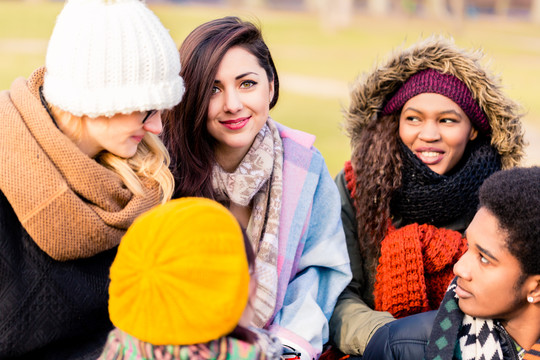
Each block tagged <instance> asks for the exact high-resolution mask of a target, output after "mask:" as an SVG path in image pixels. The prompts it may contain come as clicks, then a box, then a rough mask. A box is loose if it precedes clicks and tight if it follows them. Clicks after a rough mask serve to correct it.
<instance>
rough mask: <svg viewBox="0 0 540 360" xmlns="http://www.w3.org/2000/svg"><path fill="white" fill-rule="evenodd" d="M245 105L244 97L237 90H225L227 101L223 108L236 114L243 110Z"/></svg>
mask: <svg viewBox="0 0 540 360" xmlns="http://www.w3.org/2000/svg"><path fill="white" fill-rule="evenodd" d="M243 107H244V105H243V104H242V99H241V98H240V94H238V92H237V91H234V90H230V91H226V92H225V102H224V104H223V110H224V111H225V112H228V113H232V114H234V113H237V112H238V111H240V110H242V108H243Z"/></svg>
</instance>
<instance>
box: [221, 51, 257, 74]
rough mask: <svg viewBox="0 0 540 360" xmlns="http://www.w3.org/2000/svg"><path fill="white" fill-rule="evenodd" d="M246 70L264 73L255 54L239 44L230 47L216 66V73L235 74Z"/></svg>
mask: <svg viewBox="0 0 540 360" xmlns="http://www.w3.org/2000/svg"><path fill="white" fill-rule="evenodd" d="M246 71H254V72H256V73H257V74H258V75H260V74H261V72H262V73H264V69H263V68H262V67H261V66H260V65H259V61H258V60H257V58H256V57H255V55H253V54H252V53H251V52H249V51H248V50H246V49H244V48H243V47H240V46H233V47H232V48H230V49H229V50H228V51H227V52H226V53H225V55H224V56H223V59H222V60H221V62H220V64H219V67H218V75H220V74H222V75H225V74H226V75H236V74H240V73H245V72H246Z"/></svg>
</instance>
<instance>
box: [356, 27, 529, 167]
mask: <svg viewBox="0 0 540 360" xmlns="http://www.w3.org/2000/svg"><path fill="white" fill-rule="evenodd" d="M482 57H483V54H482V53H481V51H479V50H476V51H466V50H463V49H460V48H458V47H457V46H456V45H455V44H454V43H453V41H451V40H448V39H445V38H442V37H430V38H428V39H426V40H423V41H420V42H417V43H416V44H414V45H412V46H411V47H409V48H406V49H398V50H397V51H394V52H393V53H392V54H391V55H390V56H389V58H388V59H387V60H386V62H383V63H381V64H380V65H379V66H377V67H376V68H375V69H374V70H373V71H372V72H371V73H369V74H365V75H363V76H360V77H359V78H358V79H357V80H356V82H355V83H354V84H353V87H352V90H351V99H350V101H351V103H350V105H349V109H348V110H346V111H345V129H346V131H347V133H348V135H349V137H350V138H351V147H352V152H353V155H352V156H353V158H354V154H355V149H356V148H357V145H358V142H359V138H360V134H361V132H362V130H363V129H364V127H365V126H366V125H367V124H368V123H369V122H370V120H374V121H376V120H377V119H378V117H379V116H380V113H381V111H382V109H383V107H384V105H385V104H386V102H387V101H388V100H389V99H390V97H391V96H392V95H393V94H394V93H395V92H396V91H397V90H398V89H399V88H400V87H401V85H402V84H403V83H404V82H405V81H406V80H407V79H408V78H409V77H411V76H412V75H413V74H415V73H417V72H419V71H421V70H424V69H427V68H432V69H435V70H438V71H440V72H442V73H448V74H452V75H454V76H455V77H457V78H458V79H460V80H461V81H463V82H464V83H465V85H466V86H467V87H468V88H469V89H470V91H471V93H472V96H473V97H474V99H475V100H477V101H478V103H479V104H480V107H481V108H482V110H483V111H484V112H485V114H486V115H487V117H488V119H489V124H490V126H491V145H492V146H493V147H494V148H495V149H496V150H497V151H498V152H499V154H500V155H501V162H502V167H503V169H506V168H510V167H513V166H516V165H519V163H520V161H521V159H522V157H523V155H524V146H525V142H524V138H523V128H522V125H521V116H522V113H521V111H522V110H521V107H520V106H519V105H518V104H517V103H516V102H514V101H513V100H511V99H510V98H509V97H508V96H507V95H505V94H504V93H503V91H502V86H501V84H500V81H499V79H498V78H496V77H495V76H494V75H492V74H491V73H490V72H489V71H488V70H487V69H485V68H484V67H483V66H482V65H481V63H480V62H481V60H482ZM353 162H354V160H353Z"/></svg>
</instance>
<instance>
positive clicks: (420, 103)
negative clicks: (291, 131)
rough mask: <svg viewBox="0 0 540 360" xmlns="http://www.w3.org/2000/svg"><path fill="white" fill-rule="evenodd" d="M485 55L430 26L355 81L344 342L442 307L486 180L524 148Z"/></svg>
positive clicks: (341, 305)
mask: <svg viewBox="0 0 540 360" xmlns="http://www.w3.org/2000/svg"><path fill="white" fill-rule="evenodd" d="M481 59H482V54H481V53H480V52H479V51H473V52H469V51H465V50H463V49H460V48H458V47H456V46H455V44H454V43H453V42H452V41H450V40H447V39H444V38H441V37H431V38H429V39H427V40H423V41H420V42H417V43H416V44H414V45H412V46H411V47H409V48H407V49H404V50H401V51H398V52H395V53H393V54H392V55H391V56H390V58H389V59H388V60H387V61H386V62H385V63H383V64H381V65H380V66H378V67H377V68H376V69H375V70H374V71H372V72H371V73H370V74H368V75H366V76H364V77H361V78H359V80H358V81H357V82H356V83H355V84H354V87H353V89H352V93H351V104H350V107H349V109H348V111H346V129H347V132H348V134H349V136H350V138H351V146H352V156H351V160H350V161H348V162H347V163H346V164H345V168H344V170H343V171H342V172H340V173H339V174H338V176H337V178H336V182H337V184H338V188H339V190H340V193H341V202H342V220H343V224H344V227H345V234H346V237H347V245H348V250H349V256H350V260H351V267H352V272H353V280H352V282H351V284H350V285H349V286H348V288H347V289H346V290H345V291H344V292H343V293H342V294H341V296H340V298H339V300H338V303H337V305H336V308H335V311H334V314H333V316H332V319H331V322H330V336H331V339H332V341H333V344H335V345H336V346H337V347H338V348H339V349H340V350H341V351H342V352H344V353H346V354H353V355H362V354H363V352H364V349H365V347H366V345H367V344H368V342H369V340H370V339H371V337H372V335H373V334H374V333H375V331H376V330H377V329H378V328H380V327H381V326H383V325H384V324H386V323H388V322H391V321H393V320H394V319H396V318H401V317H405V316H408V315H412V314H415V313H419V312H425V311H429V310H435V309H437V308H438V306H439V304H440V302H441V300H442V297H443V295H444V292H445V291H446V288H447V286H448V284H449V283H450V281H451V279H452V277H453V274H452V266H453V264H454V263H455V262H456V261H457V260H458V259H459V257H460V256H461V255H462V254H463V252H464V251H465V250H466V241H465V240H464V239H463V236H462V234H463V232H464V230H465V228H466V227H467V226H468V224H469V223H470V221H471V220H472V217H473V216H474V213H475V212H476V210H477V206H478V200H477V195H478V188H479V187H480V185H481V184H482V182H483V181H484V180H485V179H486V178H487V177H489V176H490V175H491V174H492V173H494V172H496V171H498V170H500V169H507V168H511V167H513V166H516V165H518V164H519V162H520V159H521V158H522V156H523V154H524V153H523V147H524V139H523V130H522V127H521V122H520V116H521V113H520V108H519V106H518V104H516V103H515V102H514V101H512V100H511V99H509V98H508V97H507V96H506V95H505V94H504V93H503V92H502V90H501V85H500V83H499V81H498V79H497V78H495V77H494V76H493V75H491V74H490V73H488V72H487V70H486V69H485V68H484V67H483V66H482V65H481Z"/></svg>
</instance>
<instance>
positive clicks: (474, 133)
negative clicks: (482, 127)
mask: <svg viewBox="0 0 540 360" xmlns="http://www.w3.org/2000/svg"><path fill="white" fill-rule="evenodd" d="M477 136H478V130H476V128H475V127H474V126H471V133H470V134H469V140H471V141H472V140H474V139H476V137H477Z"/></svg>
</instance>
